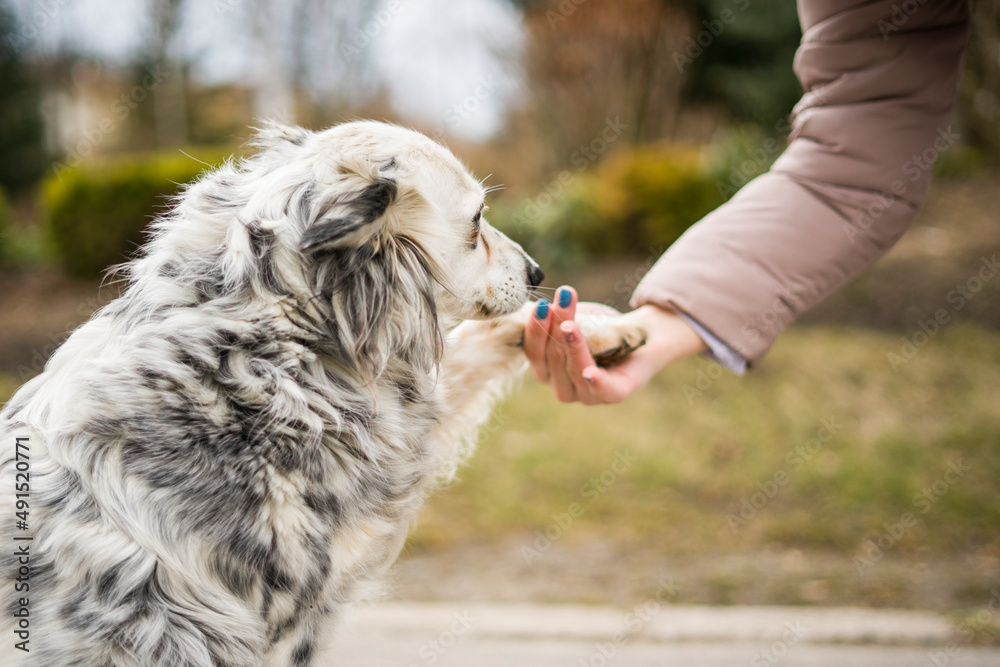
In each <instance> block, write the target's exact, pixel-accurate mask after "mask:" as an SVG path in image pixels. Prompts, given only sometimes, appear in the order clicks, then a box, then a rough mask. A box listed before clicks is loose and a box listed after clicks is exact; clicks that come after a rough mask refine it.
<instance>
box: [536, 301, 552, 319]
mask: <svg viewBox="0 0 1000 667" xmlns="http://www.w3.org/2000/svg"><path fill="white" fill-rule="evenodd" d="M535 316H536V317H537V318H538V319H540V320H544V319H545V318H546V317H548V316H549V302H548V301H546V300H545V299H542V300H540V301H539V302H538V306H537V307H536V308H535Z"/></svg>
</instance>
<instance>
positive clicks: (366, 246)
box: [133, 121, 542, 366]
mask: <svg viewBox="0 0 1000 667" xmlns="http://www.w3.org/2000/svg"><path fill="white" fill-rule="evenodd" d="M256 144H257V145H258V147H259V148H260V150H259V152H258V153H257V154H256V155H254V156H253V157H251V158H248V159H246V160H244V161H242V162H239V163H234V164H230V165H227V166H225V167H223V168H222V169H220V170H218V171H216V172H213V173H210V174H208V175H207V176H205V177H203V178H202V179H201V180H200V181H199V182H198V183H196V184H195V185H193V186H191V187H190V188H189V189H188V190H187V191H186V192H185V193H184V194H183V195H182V196H181V198H180V200H179V203H178V205H177V207H176V210H175V212H174V213H173V214H172V215H170V216H168V217H166V218H165V219H164V220H162V221H161V222H160V223H158V227H157V232H156V236H155V237H154V240H153V241H152V242H151V244H150V246H149V249H148V251H147V255H146V257H145V259H143V260H140V261H139V262H137V263H136V266H135V267H134V268H133V276H134V277H141V276H139V275H138V274H143V273H145V274H146V275H150V274H154V273H155V275H156V276H157V277H163V276H168V277H169V280H172V281H174V282H175V283H177V282H181V283H183V284H184V285H185V286H186V287H187V288H188V289H189V290H190V291H193V292H197V293H198V294H197V298H198V300H200V301H202V302H204V301H211V300H220V301H226V300H228V301H230V302H231V301H233V300H240V303H242V304H244V305H246V306H251V307H252V306H253V305H254V303H258V304H259V303H271V304H278V305H280V306H281V307H283V308H286V309H287V308H288V304H289V303H293V304H295V306H294V308H295V310H297V311H298V312H297V313H293V315H294V316H295V319H296V321H298V322H303V323H305V324H306V325H308V326H309V327H310V328H312V329H314V330H315V331H316V332H319V333H322V332H323V331H326V332H327V333H330V334H331V335H332V336H335V337H337V338H338V339H339V340H340V343H341V344H342V345H343V346H345V347H349V348H353V352H354V354H355V356H357V357H358V358H359V359H360V358H362V357H365V356H369V357H370V356H373V355H374V357H375V359H376V365H377V366H381V365H382V364H383V362H384V361H385V358H386V355H388V354H390V350H387V349H386V346H388V345H400V344H402V343H401V342H400V340H402V339H405V338H406V337H407V335H410V336H411V337H415V336H416V335H417V334H416V333H415V332H410V334H407V331H410V329H412V328H413V327H417V326H426V325H432V326H433V327H434V334H435V335H434V337H435V338H437V339H440V330H441V329H442V328H447V327H450V326H452V325H453V324H455V323H457V322H458V321H460V320H462V319H470V318H488V317H491V316H496V315H502V314H506V313H511V312H513V311H515V310H516V309H517V308H519V307H520V306H521V305H522V304H523V303H524V302H525V301H526V300H527V298H528V294H529V291H530V290H531V288H532V287H534V286H537V285H538V284H539V283H540V282H541V279H542V272H541V270H540V269H539V267H538V265H537V264H536V263H535V262H534V261H533V260H532V259H531V258H530V257H529V256H528V255H527V254H526V253H525V252H524V251H523V250H522V249H521V247H520V246H519V245H518V244H516V243H515V242H513V241H511V240H510V239H509V238H507V237H506V236H505V235H504V234H502V233H501V232H499V231H498V230H496V229H494V228H493V227H492V226H491V225H490V224H489V223H488V222H487V221H486V218H485V216H484V212H485V210H486V206H485V202H484V196H485V190H484V188H483V187H482V186H481V185H480V183H479V182H477V181H476V180H475V179H473V178H472V177H471V175H470V174H469V172H468V171H467V170H466V169H465V168H464V167H463V166H462V164H461V163H460V162H459V161H458V160H457V159H456V158H455V156H454V155H452V154H451V153H450V152H449V151H448V150H447V149H445V148H444V147H443V146H441V145H440V144H438V143H437V142H435V141H433V140H431V139H429V138H427V137H425V136H423V135H421V134H419V133H417V132H413V131H410V130H407V129H404V128H401V127H397V126H394V125H387V124H384V123H377V122H371V121H360V122H351V123H345V124H342V125H338V126H335V127H333V128H330V129H328V130H325V131H323V132H311V131H308V130H305V129H301V128H295V127H286V126H280V125H269V126H267V127H266V128H264V129H263V130H261V131H260V132H259V134H258V136H257V138H256ZM421 323H422V324H421ZM382 334H384V335H382ZM423 335H424V336H425V337H426V336H427V333H426V332H425V333H424V334H423ZM385 336H390V337H391V336H395V338H393V339H392V341H389V340H386V339H385ZM397 339H398V340H397Z"/></svg>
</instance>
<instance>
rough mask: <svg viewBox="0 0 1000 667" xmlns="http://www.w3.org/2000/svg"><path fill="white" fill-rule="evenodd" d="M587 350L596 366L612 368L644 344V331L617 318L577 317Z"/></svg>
mask: <svg viewBox="0 0 1000 667" xmlns="http://www.w3.org/2000/svg"><path fill="white" fill-rule="evenodd" d="M577 319H578V321H579V323H580V329H581V331H583V337H584V339H585V340H586V341H587V349H589V350H590V355H591V356H592V357H594V361H596V362H597V365H598V366H601V367H602V368H606V367H608V366H614V365H615V364H617V363H618V362H620V361H621V360H623V359H624V358H625V357H627V356H628V355H630V354H632V353H633V352H635V351H636V350H638V349H639V348H640V347H642V346H643V345H645V344H646V337H647V334H646V330H645V329H643V328H642V327H640V326H636V325H635V324H630V323H628V322H621V321H620V320H618V319H617V318H615V319H610V318H607V317H602V316H597V317H578V318H577Z"/></svg>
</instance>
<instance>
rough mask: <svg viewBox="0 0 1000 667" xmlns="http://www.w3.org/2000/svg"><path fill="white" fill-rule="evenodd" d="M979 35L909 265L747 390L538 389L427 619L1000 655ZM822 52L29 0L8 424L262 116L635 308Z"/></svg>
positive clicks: (428, 534)
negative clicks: (904, 633)
mask: <svg viewBox="0 0 1000 667" xmlns="http://www.w3.org/2000/svg"><path fill="white" fill-rule="evenodd" d="M974 12H975V19H974V34H973V40H972V44H971V47H970V50H969V52H968V58H967V64H966V69H965V75H964V79H963V82H962V88H961V98H960V102H959V106H958V110H957V113H956V116H955V119H954V127H955V129H956V131H957V133H958V134H959V135H960V137H961V141H960V142H959V143H958V144H956V145H954V146H951V147H950V148H948V149H947V150H946V151H945V152H944V153H943V154H942V155H941V156H940V159H939V161H938V164H937V167H936V171H937V177H936V180H935V183H934V185H933V187H932V190H931V193H930V196H929V198H928V202H927V205H926V207H925V210H924V211H923V212H922V213H921V215H920V217H919V218H918V220H917V223H916V224H915V226H914V228H913V229H912V230H911V231H910V232H909V233H908V234H907V236H906V237H904V239H903V240H902V241H901V242H900V244H899V245H898V246H897V247H896V248H895V249H893V251H892V252H891V253H890V254H889V256H887V257H886V258H885V259H884V260H882V261H881V262H879V263H878V264H877V265H876V266H875V267H873V268H872V269H871V270H869V271H868V272H866V273H865V274H864V275H862V276H861V277H859V278H858V279H856V280H854V281H853V282H852V283H851V284H849V285H848V286H847V287H846V288H845V289H843V290H842V291H841V292H840V293H838V294H837V295H836V296H835V297H834V298H832V299H831V300H830V301H828V302H827V303H825V304H823V305H822V306H821V307H819V308H818V309H816V310H815V311H813V312H811V313H809V314H808V315H807V316H806V317H805V318H804V319H803V321H802V322H801V323H799V324H797V325H796V326H794V327H792V328H791V329H790V330H789V331H788V332H787V333H786V334H785V335H784V336H783V337H782V338H781V339H780V340H779V342H778V344H777V346H776V347H775V348H774V350H773V351H772V352H771V353H770V355H769V356H768V357H767V358H766V359H765V361H764V363H763V364H762V365H761V367H760V369H759V370H756V371H754V372H753V373H751V374H750V375H748V376H747V377H744V378H736V377H733V376H731V375H729V374H728V373H727V372H725V371H723V370H721V369H720V368H719V367H718V366H716V365H714V364H711V363H709V362H708V361H706V360H704V359H693V360H689V361H687V362H685V363H683V364H680V365H678V366H677V367H675V368H672V369H670V370H669V371H667V372H665V373H664V374H662V375H661V376H660V377H658V378H656V380H655V381H654V382H653V384H652V385H651V386H650V387H649V388H647V389H646V390H645V391H643V392H642V393H640V394H638V395H636V396H635V397H633V398H632V399H630V401H629V402H628V403H627V404H625V405H621V406H616V407H613V408H600V409H587V408H581V407H579V406H562V405H559V404H558V403H556V401H555V400H554V399H553V398H552V396H551V392H550V391H549V390H548V389H547V388H546V387H540V386H538V385H537V384H536V383H534V382H533V381H529V382H526V383H525V386H524V388H523V390H522V391H520V392H519V393H518V394H517V395H515V396H514V397H513V398H511V399H510V400H509V401H508V402H506V403H504V404H503V405H502V406H500V408H499V409H498V411H497V413H496V415H495V416H494V418H493V420H492V421H491V422H490V425H489V427H488V428H487V429H486V431H485V432H484V434H483V437H482V438H481V440H482V442H481V445H480V451H479V453H478V454H477V456H476V458H475V459H474V460H473V462H472V464H471V465H470V466H468V467H467V468H466V469H464V470H463V472H462V474H461V475H460V479H459V481H457V482H456V483H454V484H453V485H452V486H451V487H449V488H447V489H444V490H442V491H440V492H439V493H437V494H436V495H435V496H434V498H433V499H432V500H431V502H430V504H429V506H428V507H427V509H426V511H425V512H424V514H423V515H422V517H421V520H420V523H419V525H418V526H417V527H416V530H415V531H414V533H413V536H412V539H411V541H410V543H409V545H408V547H407V550H406V553H405V555H404V558H403V560H402V562H401V564H400V567H399V568H398V571H397V574H396V577H395V581H396V590H397V592H398V593H399V594H400V595H402V596H403V597H407V598H411V599H481V600H532V601H549V602H580V601H582V602H601V603H613V604H630V603H632V602H634V601H637V600H643V599H647V598H648V597H649V595H650V591H653V590H656V589H657V587H658V586H659V582H660V581H661V580H663V579H664V578H665V577H673V578H674V580H675V582H676V583H677V584H678V585H679V591H678V593H677V594H676V598H675V601H678V602H706V603H718V604H730V603H765V604H777V603H780V604H806V605H810V604H850V605H865V606H896V607H915V608H927V609H935V610H945V611H948V612H951V613H954V614H955V618H956V619H959V620H961V621H962V622H964V621H965V620H968V619H976V618H978V619H979V620H978V621H976V625H975V630H976V631H975V633H974V636H973V640H974V641H995V640H996V638H997V637H998V636H1000V632H998V630H997V628H998V627H1000V625H998V624H997V623H996V622H995V621H994V619H993V616H992V615H990V616H989V619H987V620H983V619H984V617H983V615H982V614H980V615H979V616H976V612H977V611H982V610H983V609H984V608H986V606H987V604H988V602H989V600H990V597H991V591H995V590H996V589H997V587H1000V400H998V399H1000V279H997V278H995V274H996V273H997V270H996V268H995V262H996V260H995V258H996V254H997V253H998V251H1000V220H998V213H997V212H998V211H1000V187H998V185H1000V178H998V174H1000V172H998V163H1000V4H998V3H997V2H996V0H980V1H979V2H977V3H976V4H975V9H974ZM799 37H800V33H799V28H798V22H797V18H796V13H795V6H794V2H792V1H791V0H784V1H782V2H769V3H750V2H746V1H744V0H551V1H549V0H525V1H521V2H516V1H514V0H464V1H463V2H461V3H458V2H448V1H446V0H405V1H404V0H388V1H383V0H370V1H366V0H284V1H280V2H279V0H206V1H204V2H193V1H192V0H130V1H125V0H2V1H0V99H2V102H0V188H2V189H0V401H3V400H6V399H7V398H8V397H9V396H10V394H11V393H12V392H13V391H14V390H15V389H16V387H17V386H19V385H20V384H21V383H23V382H24V381H25V380H27V379H29V378H30V377H31V376H33V375H34V374H36V373H38V372H40V370H41V369H42V368H43V366H44V363H45V360H46V359H47V357H48V356H49V354H51V352H52V350H54V349H55V347H56V346H57V345H58V344H59V343H60V342H61V341H62V340H64V339H65V337H66V336H67V335H68V332H69V331H71V330H72V329H73V328H74V327H75V326H77V325H78V324H79V323H80V322H82V321H84V320H85V319H86V318H87V317H88V316H89V315H90V313H91V312H93V310H95V309H96V308H98V307H100V306H101V305H103V304H104V303H106V302H107V301H108V300H110V299H111V298H113V297H114V295H115V293H116V289H117V287H116V285H114V284H103V285H102V275H103V271H104V270H105V268H106V267H108V266H109V265H112V264H116V263H119V262H122V261H124V260H125V259H126V258H127V257H128V256H129V254H130V253H131V252H133V251H134V249H135V247H136V246H137V244H139V243H141V242H142V239H143V229H144V227H145V225H146V224H147V223H148V221H149V219H150V218H151V216H154V215H155V214H156V213H157V212H158V211H161V210H162V209H163V207H164V205H165V199H164V197H165V196H167V195H169V194H171V193H173V192H175V191H176V189H177V187H178V186H179V184H182V183H185V182H187V181H190V180H191V179H193V178H196V177H197V175H198V174H199V173H200V172H201V171H202V170H203V169H205V168H206V165H212V164H217V163H219V162H220V161H222V160H223V159H225V158H226V157H228V156H230V155H232V154H234V153H241V152H243V151H245V150H247V149H246V142H247V140H248V139H249V137H250V136H251V134H252V129H251V128H252V126H253V125H254V124H255V122H257V120H258V119H260V118H277V119H281V120H284V121H286V122H290V123H298V124H301V125H305V126H308V127H312V128H322V127H325V126H328V125H331V124H334V123H337V122H341V121H344V120H347V119H353V118H360V117H371V118H377V119H382V120H390V121H395V122H399V123H403V124H406V125H408V126H412V127H414V128H416V129H419V130H421V131H423V132H426V133H428V134H430V135H432V136H434V137H435V138H437V139H439V140H440V141H442V142H443V143H445V144H447V145H448V146H449V147H450V148H452V150H453V151H454V152H455V153H456V154H458V155H459V156H460V157H461V158H462V159H463V160H465V161H466V162H467V163H468V164H469V165H470V166H471V167H472V169H473V170H474V171H475V172H476V173H477V175H478V176H480V177H483V176H485V177H488V178H487V181H486V182H487V184H488V185H490V186H502V189H500V190H499V191H497V192H495V193H493V194H492V195H491V197H492V199H491V200H490V202H489V203H490V206H491V212H490V217H491V220H492V221H493V222H494V224H496V225H498V226H499V227H501V228H502V229H504V230H505V231H507V232H508V233H509V234H510V235H511V236H513V237H514V238H516V239H517V240H519V241H521V242H522V243H523V244H524V245H525V246H526V247H527V248H528V250H529V251H530V252H532V253H533V254H534V255H535V257H536V258H537V259H538V260H539V261H540V262H541V264H542V265H543V266H544V267H545V269H546V272H547V273H548V274H549V276H550V277H549V279H548V281H547V284H548V285H551V286H557V285H559V284H561V283H563V282H572V283H573V284H575V285H576V286H577V287H578V289H579V290H580V293H581V296H582V297H583V298H585V299H589V300H594V301H602V302H605V303H609V304H611V305H614V306H616V307H618V308H626V307H627V305H626V304H627V300H628V297H629V295H630V294H631V291H632V289H633V288H634V287H635V285H636V284H637V283H638V281H639V280H640V279H641V277H642V276H643V274H644V273H645V272H646V271H647V270H648V269H649V268H650V266H651V265H652V263H653V262H654V261H655V260H656V258H657V257H658V256H659V254H660V253H661V252H662V251H663V250H664V249H665V248H666V247H667V246H668V245H669V244H670V243H672V242H673V241H674V240H675V239H676V238H677V237H678V236H679V235H680V234H681V233H682V232H683V231H684V230H685V229H686V228H687V227H688V226H689V225H691V224H692V223H694V222H695V221H697V220H698V219H699V218H700V217H701V216H703V215H704V214H705V213H707V212H708V211H711V210H712V209H713V208H715V207H716V206H718V205H719V204H720V203H722V202H723V201H725V200H726V199H727V198H728V197H729V196H731V195H732V194H733V193H734V192H735V191H736V190H737V189H738V188H739V187H740V186H741V185H743V184H744V183H745V182H747V181H748V180H750V179H751V178H753V177H754V176H756V175H757V174H759V173H762V172H763V171H766V170H767V168H768V167H769V165H770V164H771V162H772V161H773V160H774V159H775V158H776V157H777V155H778V154H779V153H780V152H781V150H782V147H783V146H784V142H785V138H786V136H787V133H788V130H789V124H788V114H789V112H790V110H791V108H792V106H793V104H794V103H795V101H796V100H797V99H798V96H799V95H800V92H801V91H800V89H799V87H798V84H797V82H796V80H795V78H794V76H793V74H792V70H791V61H792V57H793V54H794V51H795V48H796V46H797V44H798V40H799ZM991 262H992V263H991ZM990 267H993V268H992V273H991V269H990ZM942 310H943V311H944V313H945V316H946V317H944V318H943V319H942V318H940V317H937V318H936V317H935V314H939V313H940V312H941V311H942ZM997 620H1000V619H997ZM970 622H971V621H970Z"/></svg>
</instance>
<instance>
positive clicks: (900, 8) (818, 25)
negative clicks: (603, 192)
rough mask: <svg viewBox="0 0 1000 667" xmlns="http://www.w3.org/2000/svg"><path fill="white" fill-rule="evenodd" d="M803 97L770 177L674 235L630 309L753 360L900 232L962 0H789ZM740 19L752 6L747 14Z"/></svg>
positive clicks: (912, 210)
mask: <svg viewBox="0 0 1000 667" xmlns="http://www.w3.org/2000/svg"><path fill="white" fill-rule="evenodd" d="M798 9H799V19H800V21H801V23H802V29H803V35H802V42H801V45H800V46H799V49H798V51H797V53H796V56H795V63H794V68H795V72H796V75H797V76H798V78H799V80H800V81H801V83H802V87H803V89H804V90H805V91H806V92H805V94H804V95H803V97H802V99H801V100H800V101H799V103H798V104H797V105H796V106H795V109H794V111H793V115H792V128H793V129H792V134H791V137H790V139H789V144H788V147H787V148H786V150H785V151H784V153H783V154H782V155H781V157H779V158H778V160H777V161H776V162H775V164H774V166H773V167H772V168H771V170H770V171H769V172H768V173H766V174H764V175H762V176H760V177H758V178H756V179H754V180H753V181H751V182H750V183H748V184H747V185H746V186H744V187H743V188H742V189H741V190H740V191H739V192H738V193H736V194H735V195H734V196H733V198H732V199H731V200H730V201H728V202H727V203H725V204H724V205H722V206H720V207H719V208H718V209H716V210H715V211H713V212H712V213H711V214H709V215H708V216H706V217H705V218H704V219H702V220H701V221H699V222H698V223H697V224H695V225H694V226H693V227H691V229H689V230H688V231H687V233H685V234H684V236H682V237H681V238H680V239H679V240H678V241H677V242H676V243H674V244H673V245H672V246H671V247H670V248H669V249H668V250H667V252H666V253H664V255H663V256H662V257H661V258H660V259H659V261H658V262H657V263H656V265H655V266H654V267H653V268H652V269H651V271H650V272H649V274H647V276H646V277H645V278H644V279H643V281H642V282H641V283H640V284H639V286H638V287H637V289H636V290H635V293H634V295H633V297H632V305H633V307H637V306H639V305H642V304H645V303H654V304H658V305H661V306H667V307H672V308H674V309H676V310H679V311H681V312H682V313H686V314H687V315H688V316H689V317H691V318H692V319H694V320H695V321H697V322H699V323H700V324H701V325H702V326H703V327H705V328H706V329H708V331H710V332H711V333H713V334H715V336H717V337H718V338H719V339H721V340H722V341H724V342H725V343H726V344H727V345H728V346H729V347H730V348H732V349H733V350H735V351H737V352H739V353H740V354H741V355H743V356H744V357H745V358H746V359H748V360H749V361H750V363H751V365H753V364H755V363H757V362H758V361H759V360H760V359H761V357H763V355H764V354H765V353H766V352H767V350H768V349H769V348H770V346H771V345H772V344H773V342H774V340H775V338H777V336H778V334H779V333H781V331H782V330H783V329H784V328H785V327H787V326H788V325H789V324H791V323H792V322H793V321H794V320H795V318H796V317H798V316H799V315H800V314H801V313H802V312H804V311H806V310H808V309H809V308H811V307H812V306H814V305H816V304H817V303H819V302H820V301H822V300H823V299H824V298H826V297H827V296H828V295H829V294H830V293H831V292H833V291H834V290H836V289H837V288H838V287H840V286H841V285H842V284H843V283H844V282H846V281H847V280H848V279H849V278H851V277H852V276H854V275H855V274H857V273H858V272H860V271H861V270H862V269H864V268H865V267H867V266H868V265H869V264H871V263H872V262H873V261H875V260H876V259H877V258H879V257H881V256H882V255H883V254H885V253H886V251H888V249H889V248H890V247H892V245H893V244H894V243H895V242H896V240H897V239H899V237H900V236H901V235H902V234H903V232H904V231H905V230H906V228H907V227H908V226H909V224H910V222H911V221H912V220H913V217H914V216H915V215H916V212H917V210H918V208H919V207H920V205H921V203H922V202H923V199H924V195H925V193H926V191H927V186H928V183H929V181H930V177H931V168H932V166H933V163H934V160H935V158H936V157H937V156H938V155H939V154H940V153H941V152H942V151H945V150H947V149H948V147H949V146H951V145H952V144H953V143H954V142H955V141H956V139H957V136H956V135H955V134H954V133H953V131H952V129H951V128H950V125H949V123H950V118H951V114H952V110H953V108H954V105H955V99H956V97H957V92H958V83H959V79H960V77H961V71H962V63H963V56H964V53H965V47H966V44H967V42H968V36H969V15H970V12H971V2H970V0H908V1H907V2H899V0H875V1H868V2H859V1H858V0H799V7H798ZM748 11H753V10H752V8H750V9H749V10H748Z"/></svg>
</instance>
